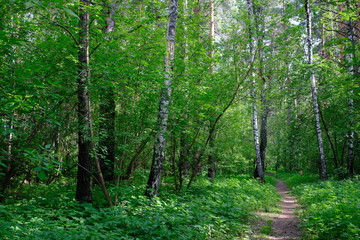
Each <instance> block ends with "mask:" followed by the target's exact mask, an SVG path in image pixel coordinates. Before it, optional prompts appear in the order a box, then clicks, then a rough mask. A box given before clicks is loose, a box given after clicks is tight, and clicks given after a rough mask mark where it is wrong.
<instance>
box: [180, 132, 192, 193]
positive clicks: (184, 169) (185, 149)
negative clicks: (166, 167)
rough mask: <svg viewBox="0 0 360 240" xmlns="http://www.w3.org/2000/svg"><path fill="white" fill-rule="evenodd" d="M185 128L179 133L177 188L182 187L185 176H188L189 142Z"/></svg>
mask: <svg viewBox="0 0 360 240" xmlns="http://www.w3.org/2000/svg"><path fill="white" fill-rule="evenodd" d="M185 131H186V130H185V129H183V131H182V132H181V135H180V154H179V166H178V168H179V189H181V188H182V187H183V183H184V180H185V178H187V177H188V176H189V167H190V163H189V155H190V152H189V144H188V143H187V138H188V136H187V134H186V133H185Z"/></svg>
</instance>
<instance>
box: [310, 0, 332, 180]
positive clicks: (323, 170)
mask: <svg viewBox="0 0 360 240" xmlns="http://www.w3.org/2000/svg"><path fill="white" fill-rule="evenodd" d="M309 1H310V0H306V1H305V10H306V30H307V49H308V56H307V57H308V64H309V66H310V67H312V64H313V46H312V36H311V11H310V3H309ZM310 84H311V96H312V102H313V109H314V117H315V128H316V136H317V140H318V148H319V154H320V178H321V179H323V180H325V179H326V178H327V174H326V162H325V150H324V144H323V139H322V131H321V124H320V110H319V104H318V97H317V87H316V78H315V74H314V70H313V69H312V68H311V69H310Z"/></svg>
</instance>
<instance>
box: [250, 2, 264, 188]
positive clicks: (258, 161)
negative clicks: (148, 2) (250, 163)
mask: <svg viewBox="0 0 360 240" xmlns="http://www.w3.org/2000/svg"><path fill="white" fill-rule="evenodd" d="M247 7H248V15H249V19H250V23H251V24H250V25H249V28H248V31H249V53H250V57H251V62H252V63H253V62H254V60H255V44H256V40H255V36H254V31H253V29H252V24H253V23H254V7H253V2H252V0H247ZM250 94H251V97H252V99H253V119H252V126H253V137H254V145H255V168H256V169H257V174H256V176H258V177H259V178H260V181H261V182H264V181H265V179H264V171H263V167H262V161H261V154H260V143H259V126H258V110H257V105H256V86H255V76H254V72H253V71H252V73H251V92H250Z"/></svg>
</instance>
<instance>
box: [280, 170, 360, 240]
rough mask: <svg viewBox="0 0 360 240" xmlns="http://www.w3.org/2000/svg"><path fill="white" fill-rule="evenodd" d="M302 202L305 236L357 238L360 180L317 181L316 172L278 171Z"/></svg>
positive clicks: (329, 239) (336, 239) (331, 239)
mask: <svg viewBox="0 0 360 240" xmlns="http://www.w3.org/2000/svg"><path fill="white" fill-rule="evenodd" d="M277 176H278V177H281V178H282V179H284V180H285V182H287V183H288V184H289V186H291V187H292V191H293V193H294V194H295V195H296V196H297V198H298V200H299V202H300V203H301V204H302V205H303V206H304V209H303V210H302V211H301V213H300V217H301V218H302V226H303V229H304V230H305V234H306V235H305V239H307V240H315V239H316V240H318V239H324V240H357V239H360V181H359V180H358V179H352V180H350V179H348V180H338V181H337V180H328V181H319V180H317V177H316V176H313V175H306V176H300V175H297V174H278V175H277Z"/></svg>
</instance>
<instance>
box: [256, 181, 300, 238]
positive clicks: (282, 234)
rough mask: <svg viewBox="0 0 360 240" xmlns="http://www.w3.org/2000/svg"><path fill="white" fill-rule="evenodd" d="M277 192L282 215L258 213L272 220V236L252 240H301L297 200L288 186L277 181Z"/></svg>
mask: <svg viewBox="0 0 360 240" xmlns="http://www.w3.org/2000/svg"><path fill="white" fill-rule="evenodd" d="M277 181H278V182H277V184H276V190H277V191H278V193H279V194H280V195H281V197H282V199H281V203H280V206H279V207H280V210H281V213H265V212H260V213H257V214H258V215H260V216H263V217H265V218H270V219H271V220H272V227H271V232H270V235H268V236H266V237H256V238H252V239H261V240H295V239H298V240H299V239H301V232H300V229H299V219H298V218H297V216H295V214H294V211H295V209H296V207H298V206H299V205H298V203H297V201H296V199H295V198H294V197H293V196H291V195H290V194H289V193H288V192H289V189H288V187H287V186H286V184H285V183H284V182H283V181H281V180H280V179H277Z"/></svg>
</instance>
